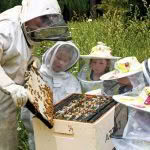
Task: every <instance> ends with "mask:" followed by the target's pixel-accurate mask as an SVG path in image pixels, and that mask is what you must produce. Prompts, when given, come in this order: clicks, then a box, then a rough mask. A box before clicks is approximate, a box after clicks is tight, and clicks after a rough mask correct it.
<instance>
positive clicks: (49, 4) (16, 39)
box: [0, 0, 69, 150]
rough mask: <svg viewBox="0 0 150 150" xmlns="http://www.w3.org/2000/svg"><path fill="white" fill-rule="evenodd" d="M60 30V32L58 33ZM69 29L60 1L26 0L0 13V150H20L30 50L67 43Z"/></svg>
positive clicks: (26, 97)
mask: <svg viewBox="0 0 150 150" xmlns="http://www.w3.org/2000/svg"><path fill="white" fill-rule="evenodd" d="M56 31H57V32H56ZM67 37H69V32H68V28H67V26H66V25H65V23H64V21H63V17H62V15H61V12H60V7H59V5H58V2H57V0H42V1H41V0H23V1H22V6H16V7H14V8H12V9H9V10H7V11H5V12H3V13H1V14H0V64H1V66H0V149H1V150H16V149H17V123H16V106H19V107H21V106H24V105H25V104H26V102H27V99H28V96H27V92H26V90H25V89H24V87H23V86H22V85H23V83H24V72H25V71H26V68H27V65H28V62H29V61H30V60H31V53H32V52H31V47H32V45H33V44H34V43H35V42H38V41H42V40H63V39H64V40H66V39H67Z"/></svg>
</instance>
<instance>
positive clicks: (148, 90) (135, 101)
mask: <svg viewBox="0 0 150 150" xmlns="http://www.w3.org/2000/svg"><path fill="white" fill-rule="evenodd" d="M113 99H114V100H115V101H117V102H119V103H121V104H124V105H126V106H129V107H133V108H136V109H139V110H143V111H147V112H150V87H144V89H143V90H142V92H141V93H140V94H139V96H136V97H135V96H123V95H114V96H113Z"/></svg>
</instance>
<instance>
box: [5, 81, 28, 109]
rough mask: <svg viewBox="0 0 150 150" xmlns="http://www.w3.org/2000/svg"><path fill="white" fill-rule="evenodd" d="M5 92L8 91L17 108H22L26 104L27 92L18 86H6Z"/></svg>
mask: <svg viewBox="0 0 150 150" xmlns="http://www.w3.org/2000/svg"><path fill="white" fill-rule="evenodd" d="M5 89H6V91H9V92H10V94H11V97H12V98H13V101H14V103H15V105H16V106H17V107H22V106H24V105H25V104H26V102H27V100H28V96H27V90H26V89H25V88H24V87H23V86H20V85H17V84H11V85H9V86H7V87H6V88H5Z"/></svg>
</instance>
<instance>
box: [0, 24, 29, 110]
mask: <svg viewBox="0 0 150 150" xmlns="http://www.w3.org/2000/svg"><path fill="white" fill-rule="evenodd" d="M14 34H15V28H13V25H12V26H11V24H10V22H9V21H6V22H5V21H1V22H0V90H1V91H3V92H4V93H6V94H10V95H11V97H12V98H13V100H14V103H15V104H16V106H19V107H21V106H23V105H25V104H26V102H27V99H28V96H27V91H26V89H24V87H23V86H20V85H17V84H16V83H15V82H14V81H13V80H12V79H11V78H10V77H9V76H8V75H7V74H6V72H5V70H4V69H3V67H2V63H3V59H4V58H3V57H4V54H5V59H7V60H8V59H11V58H7V56H6V54H7V53H9V50H10V49H11V46H12V42H13V40H14V38H15V36H14ZM7 60H5V61H7ZM10 65H11V64H10Z"/></svg>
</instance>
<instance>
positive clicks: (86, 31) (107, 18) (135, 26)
mask: <svg viewBox="0 0 150 150" xmlns="http://www.w3.org/2000/svg"><path fill="white" fill-rule="evenodd" d="M69 27H70V30H71V32H72V37H73V42H74V43H75V44H76V45H77V46H78V48H79V49H80V53H81V54H88V53H89V52H90V50H91V48H92V47H93V46H95V45H96V43H97V42H98V41H102V42H104V43H106V44H107V45H108V46H110V47H111V48H112V53H113V55H115V56H120V57H126V56H136V57H137V58H138V60H139V61H140V62H142V61H143V60H145V59H147V58H149V57H150V30H149V29H150V21H149V20H145V21H138V20H134V21H131V20H128V21H126V23H125V22H124V17H122V16H120V15H119V13H118V12H117V10H116V11H114V13H113V14H111V13H110V12H107V13H106V14H105V15H104V17H103V18H100V19H97V20H94V21H90V22H88V21H83V22H70V23H69ZM53 44H54V43H52V42H43V43H41V44H40V45H38V46H36V47H35V48H34V50H35V54H36V55H37V56H38V57H40V58H41V56H42V54H43V53H44V52H45V51H46V50H47V49H48V47H51V46H52V45H53ZM71 71H73V73H74V74H76V73H77V71H78V65H76V66H74V68H72V70H71ZM19 127H20V128H21V130H19V131H18V132H19V137H20V144H19V148H18V149H19V150H27V149H28V145H27V137H26V135H27V133H26V130H24V128H23V126H22V124H21V122H19Z"/></svg>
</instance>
